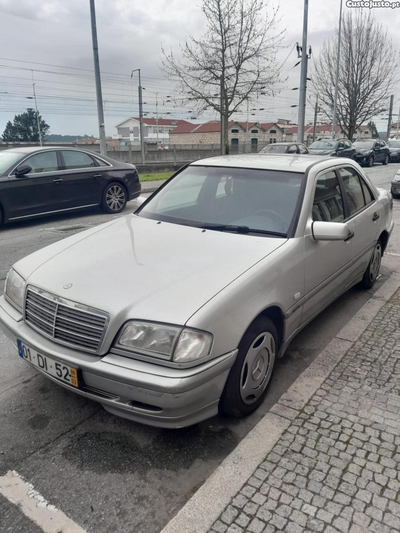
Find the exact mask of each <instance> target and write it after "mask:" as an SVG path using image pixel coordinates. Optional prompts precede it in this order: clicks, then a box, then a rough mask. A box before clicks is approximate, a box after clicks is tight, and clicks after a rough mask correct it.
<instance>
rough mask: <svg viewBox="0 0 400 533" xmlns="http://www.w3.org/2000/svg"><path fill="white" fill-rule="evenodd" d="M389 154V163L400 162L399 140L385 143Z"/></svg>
mask: <svg viewBox="0 0 400 533" xmlns="http://www.w3.org/2000/svg"><path fill="white" fill-rule="evenodd" d="M387 144H388V147H389V150H390V154H389V159H390V162H391V163H395V162H398V161H400V140H399V139H391V140H390V141H388V142H387Z"/></svg>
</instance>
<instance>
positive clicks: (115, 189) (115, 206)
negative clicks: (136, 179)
mask: <svg viewBox="0 0 400 533" xmlns="http://www.w3.org/2000/svg"><path fill="white" fill-rule="evenodd" d="M127 201H128V195H127V192H126V189H125V187H124V186H123V185H121V184H120V183H116V182H112V183H109V184H108V185H107V187H106V188H105V189H104V192H103V200H102V202H101V207H102V209H103V211H104V212H105V213H113V214H115V213H121V211H123V210H124V209H125V206H126V203H127Z"/></svg>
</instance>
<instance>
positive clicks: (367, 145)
mask: <svg viewBox="0 0 400 533" xmlns="http://www.w3.org/2000/svg"><path fill="white" fill-rule="evenodd" d="M354 146H355V147H356V148H362V149H363V150H371V148H373V147H374V141H356V142H355V143H354Z"/></svg>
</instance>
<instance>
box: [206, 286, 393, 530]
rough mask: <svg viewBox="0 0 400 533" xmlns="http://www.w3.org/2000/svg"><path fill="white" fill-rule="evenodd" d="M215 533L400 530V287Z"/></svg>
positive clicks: (294, 418) (297, 414) (221, 519)
mask: <svg viewBox="0 0 400 533" xmlns="http://www.w3.org/2000/svg"><path fill="white" fill-rule="evenodd" d="M287 413H290V414H289V416H290V417H291V418H292V422H291V425H290V427H289V428H288V429H287V430H286V431H285V432H284V433H283V435H282V437H281V438H280V440H279V441H278V442H277V444H276V445H275V447H274V448H273V449H272V451H271V452H270V453H269V454H268V455H267V457H266V458H265V461H264V462H262V463H261V464H260V465H259V468H258V469H257V470H256V471H255V472H254V474H253V476H252V477H251V478H250V479H248V481H247V483H246V484H245V485H244V486H243V487H242V489H241V490H240V492H239V493H238V494H237V495H236V497H235V498H234V499H233V500H232V502H231V504H230V505H229V506H228V507H227V508H226V509H225V511H224V512H223V513H222V514H221V516H220V517H219V519H218V520H217V521H216V522H215V523H214V525H213V527H212V528H211V530H210V533H243V532H251V533H277V532H285V533H302V532H324V533H347V532H349V533H367V532H374V533H399V531H400V289H399V290H398V291H397V293H395V294H394V296H393V297H392V298H391V299H390V300H389V301H388V302H387V303H386V304H385V305H384V306H383V307H382V309H381V311H380V312H379V313H378V314H377V316H376V317H375V319H374V320H373V321H372V322H371V324H370V325H369V327H368V328H367V329H366V330H365V331H364V333H363V334H362V335H361V337H360V338H359V340H358V341H356V342H355V343H354V344H353V346H352V348H351V349H350V350H349V351H348V352H347V354H346V355H345V356H344V357H343V359H342V360H341V362H340V363H339V364H338V365H337V366H336V368H335V369H334V371H333V372H332V373H331V375H330V376H329V377H328V379H327V380H326V381H325V383H324V384H323V385H322V386H321V387H320V389H319V390H317V392H316V393H315V394H314V396H313V397H312V399H311V400H310V401H309V402H308V404H307V405H306V407H305V408H304V409H303V410H302V411H296V410H294V409H287Z"/></svg>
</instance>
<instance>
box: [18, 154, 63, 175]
mask: <svg viewBox="0 0 400 533" xmlns="http://www.w3.org/2000/svg"><path fill="white" fill-rule="evenodd" d="M23 163H24V165H30V166H31V167H32V170H31V173H34V172H35V173H41V172H54V171H56V170H58V163H57V154H56V152H41V153H39V154H35V155H32V156H31V157H28V159H25V161H24V162H23Z"/></svg>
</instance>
